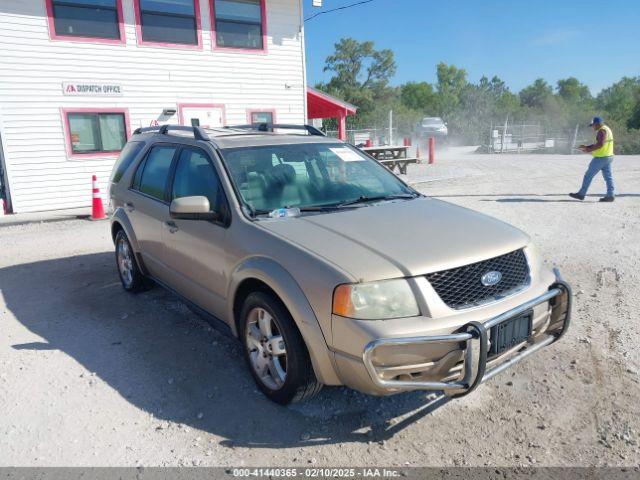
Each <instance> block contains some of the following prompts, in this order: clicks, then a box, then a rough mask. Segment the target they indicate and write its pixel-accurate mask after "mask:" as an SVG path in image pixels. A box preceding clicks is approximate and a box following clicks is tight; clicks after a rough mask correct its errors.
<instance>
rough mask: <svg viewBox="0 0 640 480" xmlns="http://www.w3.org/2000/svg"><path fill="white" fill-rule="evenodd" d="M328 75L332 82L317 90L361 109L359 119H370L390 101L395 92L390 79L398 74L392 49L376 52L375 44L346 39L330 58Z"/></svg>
mask: <svg viewBox="0 0 640 480" xmlns="http://www.w3.org/2000/svg"><path fill="white" fill-rule="evenodd" d="M324 71H325V72H332V73H333V76H332V77H331V79H330V80H329V82H328V83H327V84H326V85H325V84H320V85H318V86H317V87H318V88H319V89H321V90H325V91H327V92H329V93H331V94H333V95H336V96H338V97H340V98H342V99H344V100H346V101H347V102H350V103H353V104H354V105H357V106H358V109H359V117H360V118H361V119H366V118H367V117H368V116H369V115H371V113H372V112H373V110H374V109H375V107H376V104H377V103H379V102H385V101H388V100H389V99H390V98H392V97H393V95H394V92H393V91H392V89H391V88H389V80H390V79H391V77H392V76H393V75H394V74H395V72H396V63H395V60H394V57H393V52H392V51H391V50H386V49H384V50H376V49H375V48H374V43H373V42H371V41H367V42H358V41H357V40H354V39H353V38H343V39H341V40H340V41H339V42H338V43H336V44H335V51H334V53H333V55H330V56H329V57H327V59H326V62H325V67H324Z"/></svg>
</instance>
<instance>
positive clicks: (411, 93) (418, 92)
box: [400, 82, 436, 113]
mask: <svg viewBox="0 0 640 480" xmlns="http://www.w3.org/2000/svg"><path fill="white" fill-rule="evenodd" d="M400 99H401V100H402V104H403V105H404V106H405V107H407V108H409V109H412V110H416V111H419V112H421V113H427V112H428V111H429V109H433V108H434V107H435V104H436V94H435V92H434V90H433V86H432V85H431V84H430V83H427V82H408V83H405V84H404V85H402V87H400Z"/></svg>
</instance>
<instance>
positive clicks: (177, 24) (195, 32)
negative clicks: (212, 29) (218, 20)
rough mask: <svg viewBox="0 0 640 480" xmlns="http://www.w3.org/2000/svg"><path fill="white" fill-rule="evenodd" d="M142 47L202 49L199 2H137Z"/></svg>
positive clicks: (174, 0) (162, 0)
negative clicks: (151, 45)
mask: <svg viewBox="0 0 640 480" xmlns="http://www.w3.org/2000/svg"><path fill="white" fill-rule="evenodd" d="M136 13H137V16H138V24H139V36H141V39H140V40H141V41H142V43H145V42H147V43H163V44H177V45H196V46H198V45H200V43H201V42H200V15H199V3H198V0H137V1H136Z"/></svg>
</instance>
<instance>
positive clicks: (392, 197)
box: [336, 193, 419, 208]
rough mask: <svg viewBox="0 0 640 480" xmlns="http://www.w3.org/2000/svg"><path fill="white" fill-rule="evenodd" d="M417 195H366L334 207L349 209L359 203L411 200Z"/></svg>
mask: <svg viewBox="0 0 640 480" xmlns="http://www.w3.org/2000/svg"><path fill="white" fill-rule="evenodd" d="M418 196H419V194H417V193H402V194H399V195H379V196H374V197H368V196H367V195H362V196H361V197H358V198H356V199H354V200H349V201H347V202H342V203H339V204H337V205H336V207H338V208H342V207H349V206H351V205H357V204H359V203H369V202H379V201H382V200H401V199H407V200H409V199H412V198H417V197H418Z"/></svg>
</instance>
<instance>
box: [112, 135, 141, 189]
mask: <svg viewBox="0 0 640 480" xmlns="http://www.w3.org/2000/svg"><path fill="white" fill-rule="evenodd" d="M142 147H144V143H143V142H129V143H127V144H126V145H125V146H124V148H123V149H122V152H121V153H120V156H119V157H118V160H117V161H116V164H115V165H114V166H113V171H112V173H111V183H118V182H119V181H120V179H121V178H122V176H123V175H124V172H126V171H127V169H128V168H129V167H130V166H131V162H133V161H134V160H135V158H136V157H137V156H138V154H139V153H140V152H141V151H142Z"/></svg>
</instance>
